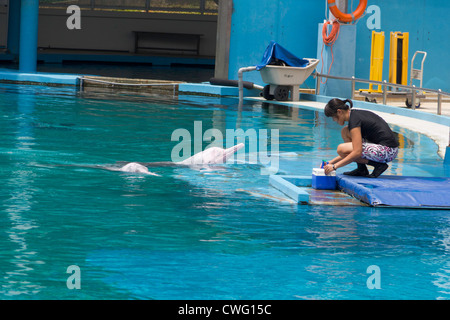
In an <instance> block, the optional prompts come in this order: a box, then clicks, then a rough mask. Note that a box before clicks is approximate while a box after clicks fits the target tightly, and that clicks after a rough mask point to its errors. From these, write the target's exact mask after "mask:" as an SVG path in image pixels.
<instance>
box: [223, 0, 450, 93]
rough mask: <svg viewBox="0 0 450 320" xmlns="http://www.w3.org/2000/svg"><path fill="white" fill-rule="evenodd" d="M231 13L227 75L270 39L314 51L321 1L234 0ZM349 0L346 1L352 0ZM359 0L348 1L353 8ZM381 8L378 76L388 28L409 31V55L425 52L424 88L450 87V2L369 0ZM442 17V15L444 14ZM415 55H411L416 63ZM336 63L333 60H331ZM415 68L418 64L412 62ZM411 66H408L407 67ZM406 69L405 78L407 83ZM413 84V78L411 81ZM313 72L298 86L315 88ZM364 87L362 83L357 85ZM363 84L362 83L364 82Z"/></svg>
mask: <svg viewBox="0 0 450 320" xmlns="http://www.w3.org/2000/svg"><path fill="white" fill-rule="evenodd" d="M233 2H234V11H233V15H232V26H231V42H230V67H229V78H230V79H237V72H238V70H239V68H241V67H247V66H252V65H256V64H258V63H259V61H260V60H261V58H262V55H263V53H264V50H265V48H266V47H267V45H268V44H269V42H270V40H275V41H277V42H278V43H280V44H281V45H282V46H284V47H285V48H286V49H288V50H289V51H291V52H292V53H294V54H295V55H297V56H299V57H311V58H315V57H316V56H317V45H318V44H317V38H318V34H317V30H318V24H319V23H321V22H323V20H324V19H325V11H326V10H325V1H322V0H315V1H310V0H245V1H242V0H234V1H233ZM351 2H352V1H349V3H351ZM357 5H358V1H356V0H355V1H353V10H354V9H355V8H356V6H357ZM370 5H376V6H378V7H379V8H380V12H381V29H375V30H376V31H384V32H385V36H386V43H385V59H384V68H383V79H385V80H388V77H389V33H390V32H391V31H402V32H409V59H408V61H409V62H411V58H412V56H413V54H414V52H415V51H417V50H420V51H427V52H428V57H427V60H426V61H425V66H424V83H423V85H424V87H426V88H432V89H442V90H443V91H447V92H450V82H449V81H448V80H449V79H450V60H449V59H448V58H447V57H448V55H449V54H448V53H449V52H450V41H449V40H448V39H449V36H448V32H449V31H450V24H449V22H448V21H447V20H448V18H447V17H448V16H449V12H450V1H442V0H409V1H405V0H369V1H368V6H370ZM371 17H372V14H371V13H368V14H366V15H365V16H363V17H362V18H361V19H360V20H359V21H358V22H357V32H356V34H357V36H356V37H357V39H356V68H355V76H356V77H357V78H366V79H368V78H369V74H370V51H371V48H370V46H371V34H372V30H370V29H369V28H368V26H367V21H368V20H370V19H371ZM446 18H447V19H446ZM419 61H420V59H418V60H416V62H419ZM335 63H338V62H335ZM415 67H418V65H415ZM409 69H410V66H409V67H408V70H409ZM409 77H410V76H409V71H408V83H409ZM244 79H245V80H248V81H253V82H256V83H258V84H262V81H261V76H260V75H259V74H258V72H250V73H247V74H245V75H244ZM416 85H418V83H417V84H416ZM314 86H315V85H314V80H313V79H312V77H310V78H309V79H308V81H307V82H306V83H305V85H304V86H303V87H314ZM361 86H364V85H361ZM366 86H367V85H366Z"/></svg>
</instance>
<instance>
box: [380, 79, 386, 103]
mask: <svg viewBox="0 0 450 320" xmlns="http://www.w3.org/2000/svg"><path fill="white" fill-rule="evenodd" d="M378 88H379V87H378ZM386 103H387V81H386V80H383V104H384V105H386Z"/></svg>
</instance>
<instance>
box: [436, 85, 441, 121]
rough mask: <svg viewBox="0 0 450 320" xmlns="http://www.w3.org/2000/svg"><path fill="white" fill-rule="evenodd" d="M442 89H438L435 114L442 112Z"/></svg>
mask: <svg viewBox="0 0 450 320" xmlns="http://www.w3.org/2000/svg"><path fill="white" fill-rule="evenodd" d="M441 108H442V90H441V89H439V90H438V96H437V114H438V115H441V114H442V109H441Z"/></svg>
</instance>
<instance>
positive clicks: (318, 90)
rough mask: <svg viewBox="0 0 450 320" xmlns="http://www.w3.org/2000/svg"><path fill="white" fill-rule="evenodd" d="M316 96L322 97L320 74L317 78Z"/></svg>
mask: <svg viewBox="0 0 450 320" xmlns="http://www.w3.org/2000/svg"><path fill="white" fill-rule="evenodd" d="M316 95H317V96H318V95H320V73H317V76H316Z"/></svg>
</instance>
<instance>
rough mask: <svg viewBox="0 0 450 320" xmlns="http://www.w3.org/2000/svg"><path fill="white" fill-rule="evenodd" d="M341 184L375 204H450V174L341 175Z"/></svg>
mask: <svg viewBox="0 0 450 320" xmlns="http://www.w3.org/2000/svg"><path fill="white" fill-rule="evenodd" d="M337 183H338V186H339V188H340V189H341V190H342V191H344V192H346V193H348V194H350V195H352V196H354V197H355V198H357V199H358V200H360V201H362V202H365V203H367V204H369V205H371V206H390V207H405V208H440V209H445V208H450V178H429V177H403V176H380V177H378V178H376V179H373V178H365V177H349V176H344V175H338V176H337Z"/></svg>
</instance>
